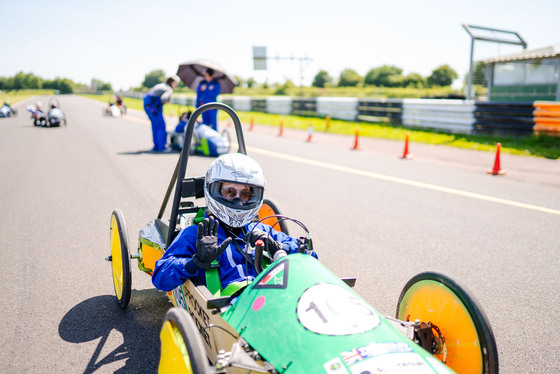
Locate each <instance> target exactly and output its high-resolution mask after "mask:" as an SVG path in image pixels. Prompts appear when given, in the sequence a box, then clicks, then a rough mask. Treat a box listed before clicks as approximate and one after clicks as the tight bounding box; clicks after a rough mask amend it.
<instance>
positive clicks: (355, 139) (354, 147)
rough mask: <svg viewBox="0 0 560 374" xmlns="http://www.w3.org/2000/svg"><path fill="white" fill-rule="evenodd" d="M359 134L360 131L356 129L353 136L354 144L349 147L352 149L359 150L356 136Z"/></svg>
mask: <svg viewBox="0 0 560 374" xmlns="http://www.w3.org/2000/svg"><path fill="white" fill-rule="evenodd" d="M359 136H360V131H359V130H358V129H356V136H355V137H354V146H353V147H352V148H351V149H352V150H354V151H359V150H360V146H359V145H358V138H359Z"/></svg>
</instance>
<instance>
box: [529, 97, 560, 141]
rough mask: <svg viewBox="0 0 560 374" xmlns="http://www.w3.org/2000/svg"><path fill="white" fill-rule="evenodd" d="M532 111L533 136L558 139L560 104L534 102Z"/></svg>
mask: <svg viewBox="0 0 560 374" xmlns="http://www.w3.org/2000/svg"><path fill="white" fill-rule="evenodd" d="M533 105H534V107H535V110H534V111H533V116H534V121H535V126H534V127H533V131H534V133H535V135H537V136H539V135H548V136H556V137H560V102H559V101H535V102H534V104H533Z"/></svg>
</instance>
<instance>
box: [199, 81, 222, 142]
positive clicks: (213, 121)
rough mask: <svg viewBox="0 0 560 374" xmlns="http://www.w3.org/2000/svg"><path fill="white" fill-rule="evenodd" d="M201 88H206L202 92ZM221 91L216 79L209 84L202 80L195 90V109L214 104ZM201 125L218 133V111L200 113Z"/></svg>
mask: <svg viewBox="0 0 560 374" xmlns="http://www.w3.org/2000/svg"><path fill="white" fill-rule="evenodd" d="M202 87H206V88H205V90H204V91H202ZM221 91H222V87H221V86H220V84H219V83H218V81H217V80H216V79H212V80H211V81H210V82H206V80H202V82H200V83H199V84H198V87H197V89H196V107H197V108H198V107H199V106H201V105H203V104H208V103H214V102H216V100H218V95H219V94H220V92H221ZM202 123H204V124H205V125H208V126H210V127H212V128H213V129H214V130H216V131H218V111H217V110H207V111H206V112H204V113H202Z"/></svg>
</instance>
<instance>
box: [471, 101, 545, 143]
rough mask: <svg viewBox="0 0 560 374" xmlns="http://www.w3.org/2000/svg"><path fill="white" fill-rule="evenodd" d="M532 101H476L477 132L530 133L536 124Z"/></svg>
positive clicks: (475, 127)
mask: <svg viewBox="0 0 560 374" xmlns="http://www.w3.org/2000/svg"><path fill="white" fill-rule="evenodd" d="M533 110H534V108H533V103H532V102H518V103H516V102H505V101H504V102H499V101H498V102H496V101H489V102H476V103H475V109H474V116H475V122H474V124H473V132H474V133H475V134H500V133H502V134H503V133H507V134H513V135H529V134H531V133H532V132H533V126H534V125H535V122H534V119H533Z"/></svg>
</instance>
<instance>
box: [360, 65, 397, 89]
mask: <svg viewBox="0 0 560 374" xmlns="http://www.w3.org/2000/svg"><path fill="white" fill-rule="evenodd" d="M401 74H402V69H401V68H398V67H396V66H389V65H383V66H381V67H378V68H374V69H371V70H370V71H368V72H367V74H366V76H365V79H364V84H365V85H366V86H379V87H398V86H399V85H400V84H402V83H401V82H402V80H401V79H399V78H398V77H400V76H401ZM394 76H396V78H392V79H391V77H394Z"/></svg>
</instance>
